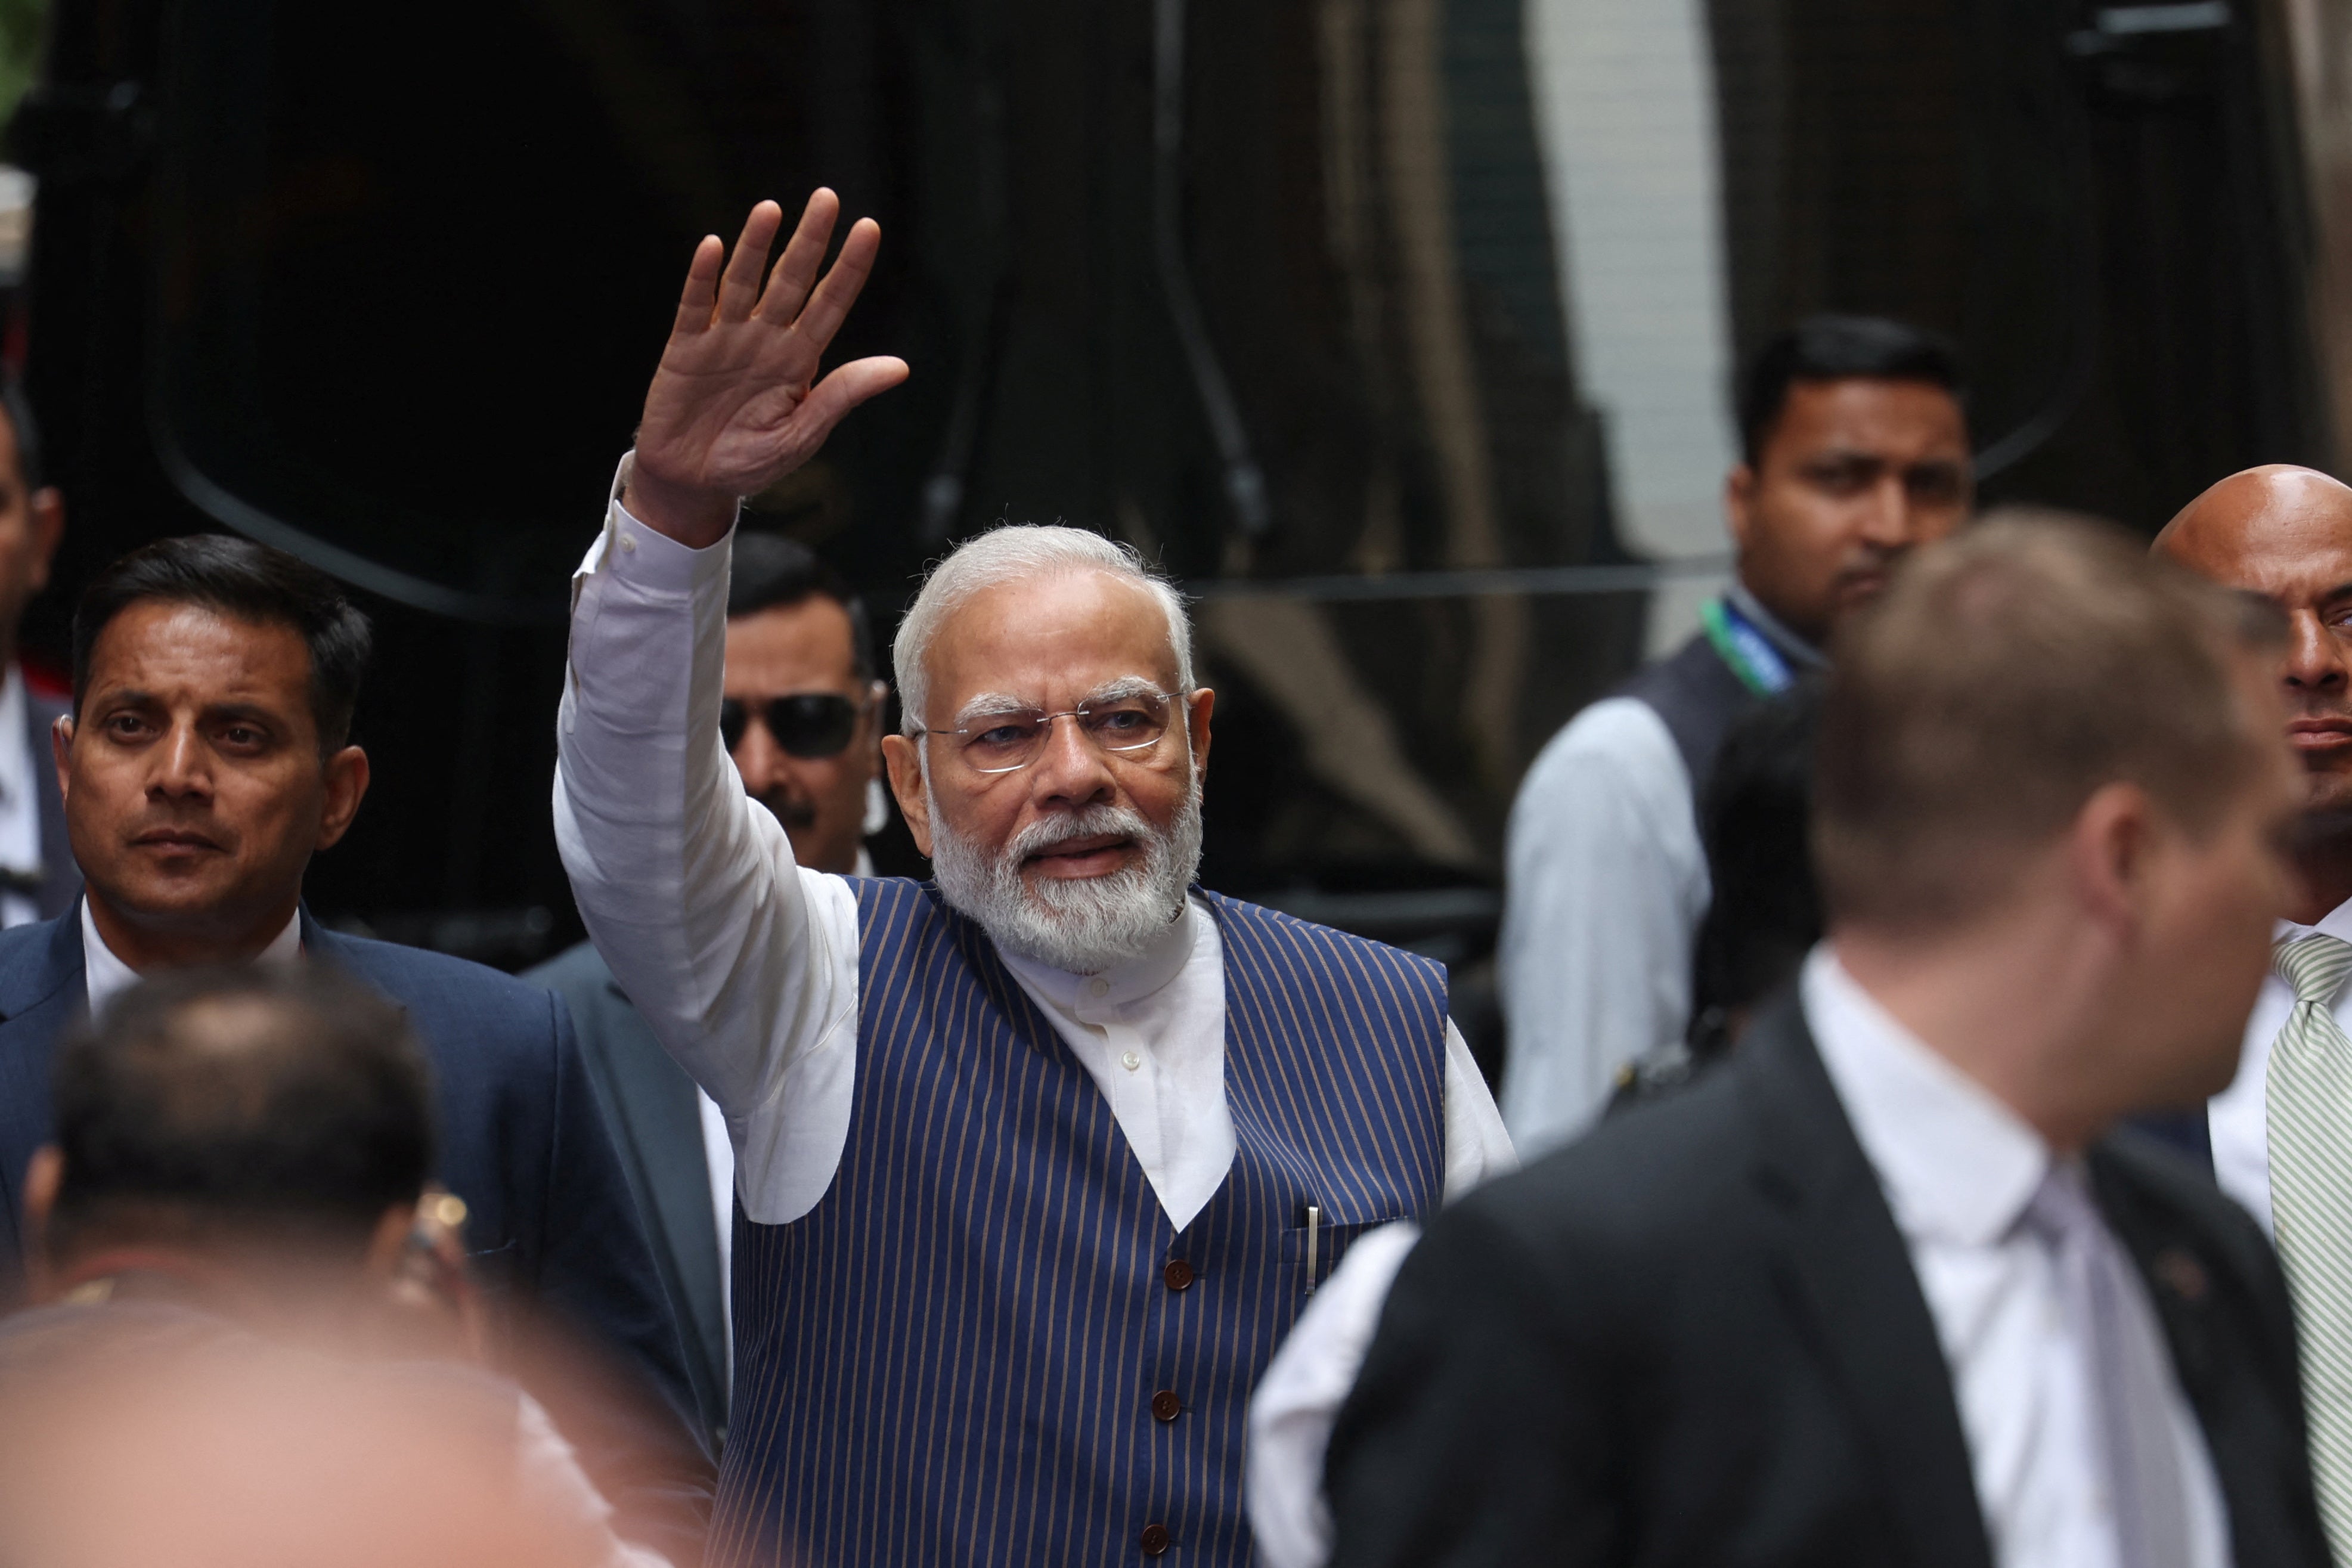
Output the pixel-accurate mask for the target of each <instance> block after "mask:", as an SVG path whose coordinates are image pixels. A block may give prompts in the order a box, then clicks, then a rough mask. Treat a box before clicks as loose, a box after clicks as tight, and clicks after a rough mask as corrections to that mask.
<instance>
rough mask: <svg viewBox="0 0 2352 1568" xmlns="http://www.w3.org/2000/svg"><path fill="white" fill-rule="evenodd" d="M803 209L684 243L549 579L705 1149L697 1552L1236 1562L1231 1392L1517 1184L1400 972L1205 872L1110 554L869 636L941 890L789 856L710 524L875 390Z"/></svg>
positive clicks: (945, 594) (1181, 621) (605, 896)
mask: <svg viewBox="0 0 2352 1568" xmlns="http://www.w3.org/2000/svg"><path fill="white" fill-rule="evenodd" d="M836 211H837V204H836V203H835V200H834V198H833V196H832V195H831V193H829V192H824V191H820V192H818V193H817V194H816V195H815V196H814V197H812V198H811V200H810V202H809V205H808V208H807V210H806V212H805V213H804V214H803V217H802V219H801V222H800V225H799V227H798V228H797V230H796V231H795V232H794V234H793V237H792V240H791V242H790V243H789V244H788V245H787V246H786V247H785V249H784V252H783V255H782V258H781V259H780V260H778V261H777V263H776V266H775V268H774V269H773V271H772V273H770V272H769V270H768V267H767V262H768V258H769V253H770V250H771V247H772V245H773V243H774V241H775V239H776V237H777V235H778V233H779V232H780V230H781V228H782V213H781V212H780V211H779V210H778V209H777V208H776V207H775V205H773V204H772V203H762V204H761V205H760V206H758V207H756V208H754V209H753V211H752V214H751V219H750V221H749V222H748V223H747V224H746V226H745V227H744V230H743V234H742V237H741V238H740V240H739V241H738V243H737V245H736V247H735V250H734V253H733V255H732V257H731V258H730V257H729V256H728V255H727V252H726V249H725V247H723V246H722V245H721V243H720V242H719V239H718V238H717V237H710V238H707V239H705V240H704V241H703V242H702V245H701V247H699V248H698V250H697V252H696V254H695V258H694V261H693V265H692V268H690V270H689V272H688V279H687V285H686V291H685V297H684V299H683V300H682V301H681V304H680V308H679V311H678V316H677V324H676V327H675V328H674V330H673V331H672V334H671V337H670V341H669V343H668V345H667V348H666V350H665V351H664V353H663V356H662V362H661V366H660V369H659V370H658V371H657V372H656V374H655V377H654V381H653V384H652V386H651V388H650V390H649V391H648V392H647V394H646V407H645V416H644V419H643V422H642V423H641V425H640V426H639V428H638V433H637V443H636V448H635V452H634V453H633V454H632V455H631V456H630V457H629V458H626V459H625V460H624V461H623V463H622V466H621V472H620V477H619V479H618V481H617V483H616V484H615V487H614V496H613V499H612V501H611V504H610V506H609V507H608V509H607V511H606V517H605V523H604V533H603V535H602V537H601V538H600V539H599V540H598V542H597V543H596V545H595V546H594V548H593V549H592V550H591V551H590V552H589V555H588V559H587V561H586V563H584V564H583V567H582V569H581V572H580V574H579V576H578V577H577V579H576V580H575V592H574V605H573V612H572V658H571V673H570V679H568V681H567V682H566V689H565V692H564V698H563V704H562V717H561V720H560V742H561V761H560V764H559V770H558V774H557V779H556V792H555V807H556V821H557V831H558V837H559V838H560V840H561V843H562V848H563V855H564V862H565V865H566V866H567V868H569V869H570V871H571V874H572V885H573V888H574V890H575V891H576V893H577V894H578V897H579V903H580V909H581V912H582V914H583V917H584V919H585V920H586V921H587V924H588V928H589V931H590V933H591V934H592V935H593V937H594V938H595V941H596V944H597V946H598V948H599V949H600V950H601V951H602V952H604V956H605V958H606V959H607V961H608V962H609V963H611V964H612V967H613V971H614V974H615V975H616V976H617V977H618V978H619V980H620V982H621V984H622V985H623V987H624V988H625V990H626V991H627V993H628V994H629V996H630V998H631V1000H633V1001H634V1002H635V1004H636V1005H637V1006H638V1007H639V1008H640V1009H642V1010H643V1012H644V1013H645V1015H646V1018H647V1019H648V1020H649V1021H650V1022H651V1024H652V1025H653V1027H654V1030H655V1032H656V1034H657V1035H658V1036H659V1037H661V1039H662V1041H663V1043H664V1045H665V1046H667V1047H668V1049H669V1050H670V1051H671V1052H672V1053H673V1054H674V1055H675V1056H676V1057H677V1059H678V1061H679V1062H680V1063H681V1064H683V1065H684V1067H685V1068H686V1069H687V1070H688V1072H689V1073H691V1074H692V1075H693V1076H694V1078H695V1079H697V1080H698V1081H699V1082H700V1083H701V1084H702V1085H703V1087H704V1088H705V1089H708V1090H709V1093H710V1095H711V1097H712V1099H713V1100H716V1101H717V1102H718V1104H719V1107H720V1108H721V1109H722V1110H724V1111H725V1113H726V1118H727V1124H728V1129H729V1131H730V1133H731V1134H732V1137H733V1140H734V1143H735V1149H736V1153H737V1165H736V1172H737V1176H736V1198H737V1206H736V1227H735V1243H734V1258H735V1300H734V1327H735V1333H736V1349H735V1404H734V1415H733V1420H732V1423H731V1426H730V1434H729V1439H728V1445H727V1453H726V1460H725V1466H724V1469H723V1472H722V1475H721V1479H720V1483H719V1501H718V1508H717V1513H716V1516H715V1518H714V1520H713V1524H712V1531H711V1544H710V1561H711V1562H713V1563H721V1564H724V1563H754V1562H756V1563H774V1562H778V1561H786V1562H792V1563H801V1564H814V1565H832V1564H844V1565H846V1564H858V1565H863V1564H866V1563H924V1564H927V1565H953V1564H965V1563H971V1564H979V1563H1077V1562H1086V1563H1107V1562H1116V1561H1119V1560H1121V1559H1127V1558H1131V1557H1135V1556H1143V1557H1157V1556H1160V1555H1161V1554H1163V1553H1166V1552H1170V1551H1171V1550H1173V1551H1177V1552H1181V1554H1182V1559H1183V1560H1184V1561H1186V1562H1188V1563H1194V1564H1202V1565H1206V1564H1218V1563H1245V1562H1247V1561H1249V1559H1250V1556H1251V1545H1250V1534H1249V1527H1248V1524H1247V1521H1246V1516H1245V1514H1244V1508H1243V1503H1242V1497H1241V1490H1242V1475H1243V1454H1242V1447H1243V1432H1244V1415H1245V1407H1246V1403H1247V1398H1248V1394H1249V1390H1250V1387H1251V1385H1252V1384H1253V1383H1255V1380H1256V1378H1257V1376H1258V1374H1259V1373H1260V1372H1262V1371H1263V1370H1264V1369H1265V1364H1266V1363H1267V1362H1268V1360H1269V1359H1270V1358H1271V1357H1272V1355H1273V1353H1274V1350H1275V1348H1276V1344H1277V1343H1278V1342H1280V1340H1281V1338H1282V1336H1283V1334H1284V1333H1285V1332H1286V1331H1287V1330H1288V1328H1289V1326H1290V1324H1291V1323H1292V1321H1294V1320H1295V1319H1296V1318H1297V1315H1298V1311H1299V1309H1300V1307H1301V1306H1302V1305H1303V1304H1304V1303H1305V1301H1306V1300H1307V1297H1308V1296H1309V1295H1310V1294H1311V1292H1312V1291H1313V1290H1314V1289H1315V1287H1316V1284H1317V1283H1318V1281H1319V1280H1321V1279H1326V1278H1328V1275H1329V1274H1330V1271H1331V1269H1332V1268H1333V1267H1334V1266H1335V1265H1336V1264H1337V1263H1338V1262H1339V1259H1340V1258H1342V1257H1343V1256H1344V1255H1345V1253H1346V1250H1347V1247H1348V1246H1349V1243H1350V1241H1352V1240H1353V1239H1354V1238H1355V1237H1358V1236H1360V1235H1361V1234H1363V1233H1365V1232H1367V1231H1370V1230H1372V1229H1375V1228H1377V1227H1378V1226H1381V1225H1384V1224H1386V1223H1388V1222H1390V1221H1392V1220H1397V1219H1402V1218H1410V1217H1413V1216H1417V1215H1426V1214H1427V1213H1429V1212H1430V1211H1431V1210H1433V1208H1435V1207H1436V1205H1438V1204H1439V1203H1440V1202H1441V1201H1442V1200H1443V1199H1444V1197H1445V1196H1446V1195H1448V1194H1453V1193H1455V1192H1458V1191H1460V1190H1462V1189H1464V1188H1465V1187H1467V1186H1469V1185H1470V1184H1475V1182H1477V1181H1478V1180H1480V1179H1482V1178H1483V1177H1485V1176H1486V1175H1489V1174H1492V1173H1496V1172H1497V1171H1500V1170H1502V1169H1505V1168H1507V1167H1508V1166H1509V1165H1510V1164H1512V1163H1513V1160H1512V1155H1511V1152H1510V1144H1509V1141H1508V1139H1507V1136H1506V1135H1505V1133H1504V1131H1503V1127H1502V1121H1501V1119H1500V1117H1499V1116H1498V1115H1497V1114H1496V1110H1495V1106H1494V1102H1493V1100H1492V1099H1491V1098H1490V1097H1489V1096H1488V1094H1487V1091H1486V1086H1485V1085H1484V1083H1483V1082H1482V1081H1481V1080H1480V1079H1479V1077H1478V1074H1477V1070H1476V1068H1475V1067H1474V1066H1473V1065H1472V1063H1471V1061H1470V1057H1469V1053H1468V1051H1467V1050H1466V1049H1465V1047H1464V1046H1463V1044H1462V1041H1461V1038H1460V1037H1459V1035H1458V1034H1457V1033H1456V1032H1455V1031H1454V1027H1453V1026H1452V1024H1451V1022H1450V1021H1449V1019H1448V1017H1447V1016H1446V1002H1445V973H1444V970H1443V969H1442V968H1441V967H1439V966H1438V965H1437V964H1435V963H1430V962H1428V961H1426V960H1424V959H1421V958H1417V957H1414V956H1412V955H1410V954H1407V953H1403V952H1397V951H1395V950H1393V949H1390V948H1385V947H1381V946H1380V945H1378V944H1376V943H1373V942H1365V941H1362V940H1360V939H1358V938H1355V937H1351V936H1348V935H1344V934H1342V933H1340V932H1338V931H1328V930H1325V929H1323V928H1320V927H1317V926H1312V925H1308V924H1306V923H1304V922H1302V921H1295V920H1291V919H1289V918H1287V917H1286V916H1283V915H1279V914H1276V913H1274V912H1272V911H1270V910H1262V909H1256V908H1254V907H1252V906H1250V905H1247V904H1244V903H1241V902H1238V901H1236V900H1231V899H1226V898H1223V897H1220V896H1218V895H1216V894H1213V893H1210V892H1207V891H1205V890H1203V889H1199V888H1197V887H1195V886H1193V885H1192V877H1193V873H1194V870H1195V868H1196V866H1197V864H1198V860H1199V856H1200V847H1201V799H1202V780H1203V778H1204V777H1205V775H1206V770H1207V763H1208V755H1209V718H1210V713H1211V710H1212V709H1213V706H1214V697H1213V693H1211V692H1210V691H1208V690H1206V689H1200V688H1198V687H1196V685H1195V683H1194V678H1193V670H1192V638H1191V632H1190V628H1189V626H1188V625H1187V622H1186V618H1185V614H1184V607H1183V604H1182V601H1181V598H1180V597H1179V596H1178V595H1176V593H1175V592H1174V591H1173V590H1172V589H1171V588H1170V587H1169V586H1168V585H1167V584H1165V583H1163V582H1160V580H1158V579H1157V578H1156V577H1154V576H1153V575H1152V574H1151V573H1150V571H1149V570H1148V569H1147V568H1146V567H1145V566H1144V565H1143V564H1142V563H1141V562H1140V561H1139V559H1138V558H1137V557H1136V556H1135V554H1134V553H1133V552H1131V551H1128V550H1126V549H1124V548H1122V547H1120V546H1118V545H1116V544H1113V543H1110V542H1108V541H1106V540H1104V539H1102V538H1101V537H1099V536H1097V535H1096V534H1092V533H1088V532H1086V531H1080V530H1076V529H1069V528H1058V527H1057V528H1027V527H1009V528H1000V529H998V530H996V531H993V532H990V533H987V534H983V535H982V536H980V537H979V538H977V539H974V540H972V541H971V542H967V543H966V544H964V545H963V546H962V547H961V548H960V549H958V550H956V551H955V552H953V553H951V554H950V555H949V556H948V557H947V559H946V560H944V561H943V562H941V563H940V564H939V565H938V567H937V568H936V569H935V570H934V571H933V572H932V573H931V574H930V576H929V579H928V581H926V582H925V584H923V587H922V590H921V592H920V593H919V595H918V596H917V598H916V600H915V604H914V606H913V608H912V609H911V610H910V611H909V612H908V616H907V617H906V620H905V622H904V624H903V625H902V626H901V627H900V629H899V632H898V640H897V645H896V647H895V650H894V652H895V656H896V664H897V675H898V683H899V690H900V692H901V694H902V698H903V701H904V704H905V722H904V725H903V732H902V733H900V734H898V735H893V736H891V737H889V738H888V739H887V742H886V743H885V744H886V753H887V763H888V766H889V773H890V784H891V787H892V789H893V791H894V792H895V793H896V794H897V795H898V802H899V805H900V806H901V807H902V808H903V809H904V811H905V813H906V816H907V819H908V824H909V826H911V827H912V829H913V832H914V835H915V839H916V842H917V844H918V846H919V847H921V848H922V849H923V850H924V852H925V853H926V854H928V855H929V856H930V857H931V858H932V864H933V868H934V869H935V872H936V875H937V881H936V883H933V884H922V883H917V882H913V881H908V880H904V879H859V878H844V877H838V876H832V875H826V874H822V873H818V872H814V871H811V870H808V869H805V868H800V867H796V866H795V865H794V864H793V856H792V848H791V845H790V843H789V841H788V840H787V838H786V837H785V835H784V833H783V830H782V828H781V827H779V826H777V824H776V822H775V820H774V818H773V817H772V816H769V815H768V813H767V812H766V811H765V810H763V809H762V808H761V807H760V806H759V805H757V804H756V803H754V802H752V801H751V800H750V799H749V798H748V797H747V796H746V795H744V793H743V791H742V790H741V789H740V787H738V786H737V785H736V784H735V783H734V781H733V780H732V779H731V778H730V776H729V774H728V771H727V756H726V752H725V751H724V750H723V748H722V747H721V745H720V740H719V695H720V693H719V679H720V668H721V657H720V656H721V651H722V648H723V645H724V637H725V609H726V598H727V575H728V558H729V540H730V534H731V531H732V529H733V524H734V520H735V515H736V510H737V500H736V498H737V497H739V496H742V495H747V494H751V493H753V492H756V491H758V490H760V489H763V488H765V487H766V486H768V485H771V484H772V483H774V482H775V481H776V480H777V479H780V478H781V477H782V476H783V475H784V474H786V473H788V472H790V471H791V470H792V469H793V468H796V467H797V466H799V465H800V464H801V463H803V462H804V461H806V460H807V458H809V457H810V456H811V455H812V454H813V453H814V451H815V450H816V449H817V447H819V446H820V445H821V444H822V443H823V441H824V437H825V436H826V434H827V433H828V432H829V431H830V430H831V429H832V427H833V426H834V425H835V423H836V422H838V421H839V420H840V418H841V417H842V416H844V415H845V414H846V413H847V412H848V411H849V410H850V409H851V408H853V407H855V406H856V405H857V404H858V403H860V402H862V401H864V400H865V399H866V398H867V397H870V396H872V395H875V394H877V393H878V392H881V391H883V390H886V389H887V388H888V387H890V386H892V385H895V384H897V383H898V381H899V380H901V379H902V378H903V377H904V376H905V375H906V374H907V371H906V366H905V365H904V364H902V363H899V362H898V361H897V360H890V359H879V360H861V361H857V362H856V363H850V364H845V365H842V366H840V367H838V368H836V369H835V370H833V371H832V372H831V373H830V374H826V375H824V377H823V378H822V379H818V376H817V369H818V362H819V359H820V357H821V355H822V354H823V353H824V348H825V345H826V344H827V342H829V341H830V340H831V338H832V336H833V333H834V331H835V329H836V328H837V327H838V326H839V325H840V322H841V321H842V319H843V317H844V315H845V313H846V311H847V310H848V309H849V306H850V303H851V301H852V300H854V299H855V297H856V293H857V289H858V288H859V286H860V284H861V283H862V282H863V280H864V278H865V275H866V271H867V269H868V268H870V267H871V265H872V261H873V257H874V253H875V247H876V246H877V243H878V241H879V232H878V230H877V229H876V228H875V226H873V225H872V224H871V223H870V222H860V223H859V224H857V225H856V226H855V227H854V228H852V229H851V231H850V233H849V236H848V237H847V238H846V240H845V242H844V244H843V247H842V250H841V256H840V258H839V260H838V261H837V262H836V264H835V267H834V268H833V269H832V271H831V272H829V273H827V274H826V275H825V276H824V279H823V280H822V281H819V280H818V270H819V263H820V261H821V260H822V258H823V256H824V249H825V247H826V244H827V242H828V240H829V238H830V236H831V232H832V228H833V224H834V219H835V213H836Z"/></svg>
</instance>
